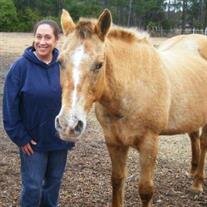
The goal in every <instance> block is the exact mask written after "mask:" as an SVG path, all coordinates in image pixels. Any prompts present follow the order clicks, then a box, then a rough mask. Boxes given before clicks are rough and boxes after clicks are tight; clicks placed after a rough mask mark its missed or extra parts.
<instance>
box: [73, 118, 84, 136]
mask: <svg viewBox="0 0 207 207" xmlns="http://www.w3.org/2000/svg"><path fill="white" fill-rule="evenodd" d="M82 130H83V122H82V121H80V120H79V121H78V123H77V125H76V127H75V131H77V132H79V133H80V132H81V131H82Z"/></svg>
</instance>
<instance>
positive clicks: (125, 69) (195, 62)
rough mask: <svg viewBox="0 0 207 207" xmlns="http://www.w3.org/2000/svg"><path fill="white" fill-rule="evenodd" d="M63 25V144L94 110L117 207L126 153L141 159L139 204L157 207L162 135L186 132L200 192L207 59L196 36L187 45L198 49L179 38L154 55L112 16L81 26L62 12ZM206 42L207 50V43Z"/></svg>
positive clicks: (142, 37)
mask: <svg viewBox="0 0 207 207" xmlns="http://www.w3.org/2000/svg"><path fill="white" fill-rule="evenodd" d="M61 24H62V29H63V32H64V35H65V40H64V43H63V46H62V49H61V53H60V57H59V61H60V64H61V86H62V108H61V111H60V113H59V114H58V116H57V117H56V129H57V130H58V132H59V135H60V138H61V139H63V140H70V139H73V140H75V139H77V138H78V137H80V135H81V134H82V133H83V132H84V130H85V128H86V118H87V114H88V112H89V111H90V109H91V108H92V105H93V103H95V104H96V105H95V110H96V116H97V119H98V121H99V122H100V124H101V126H102V128H103V132H104V136H105V139H106V145H107V148H108V151H109V154H110V157H111V161H112V187H113V196H112V197H113V198H112V206H113V207H122V206H123V205H124V204H123V199H124V189H123V188H124V179H125V176H126V159H127V153H128V150H129V147H133V148H135V149H137V150H138V152H139V153H140V158H139V159H140V167H141V173H140V179H139V194H140V197H141V200H142V204H143V206H145V207H150V206H152V196H153V191H154V184H153V175H154V168H155V163H156V158H157V150H158V137H159V135H161V134H163V135H164V134H166V135H170V134H179V133H189V135H190V137H191V141H192V154H193V158H192V167H191V173H192V174H193V175H194V176H195V178H194V183H193V188H194V189H195V190H198V191H201V190H202V185H203V177H204V160H205V152H206V149H207V126H206V123H207V61H206V59H205V58H204V57H205V55H204V57H203V56H202V55H201V54H202V52H204V53H205V54H207V53H206V51H205V50H202V51H201V54H200V43H198V42H199V41H197V39H198V38H197V37H195V40H194V38H192V40H189V44H192V45H197V47H196V49H195V48H194V49H192V50H185V47H184V49H183V48H182V47H183V46H182V44H180V46H178V43H177V41H176V40H175V39H174V40H172V42H170V41H168V42H167V43H166V45H165V43H164V44H163V45H162V47H160V48H159V49H155V48H154V47H153V45H152V44H151V42H150V40H149V37H148V35H147V34H144V33H138V32H137V31H135V30H133V29H124V28H122V27H117V26H112V25H111V24H112V17H111V13H110V12H109V11H108V10H104V11H103V13H102V14H101V15H100V16H99V18H98V20H94V19H82V18H81V19H80V20H79V22H78V23H77V24H75V23H74V22H73V20H72V18H71V17H70V15H69V13H68V12H67V11H65V10H63V13H62V16H61ZM185 38H188V37H187V36H186V37H184V39H185ZM178 39H179V38H178ZM182 41H183V40H182ZM190 42H191V43H190ZM201 43H202V44H205V45H206V46H207V40H206V38H204V37H202V40H201ZM206 48H207V47H206ZM199 128H202V129H203V130H202V135H201V146H200V142H199V138H198V137H199V135H198V130H199ZM200 149H201V150H200ZM200 153H201V156H200Z"/></svg>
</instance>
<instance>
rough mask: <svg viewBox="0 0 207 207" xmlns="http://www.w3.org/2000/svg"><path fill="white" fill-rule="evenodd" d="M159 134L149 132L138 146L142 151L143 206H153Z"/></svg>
mask: <svg viewBox="0 0 207 207" xmlns="http://www.w3.org/2000/svg"><path fill="white" fill-rule="evenodd" d="M158 139H159V138H158V135H154V134H149V135H148V136H146V137H143V140H142V142H141V143H140V144H139V146H138V147H137V148H138V150H139V152H140V166H141V173H140V181H139V194H140V197H141V200H142V205H143V207H151V206H152V196H153V192H154V184H153V177H154V168H155V164H156V158H157V148H158Z"/></svg>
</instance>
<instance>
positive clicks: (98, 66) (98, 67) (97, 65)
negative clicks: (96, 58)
mask: <svg viewBox="0 0 207 207" xmlns="http://www.w3.org/2000/svg"><path fill="white" fill-rule="evenodd" d="M102 66H103V63H96V64H95V70H99V69H100V68H101V67H102Z"/></svg>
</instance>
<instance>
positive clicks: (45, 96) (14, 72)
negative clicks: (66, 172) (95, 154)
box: [3, 47, 74, 151]
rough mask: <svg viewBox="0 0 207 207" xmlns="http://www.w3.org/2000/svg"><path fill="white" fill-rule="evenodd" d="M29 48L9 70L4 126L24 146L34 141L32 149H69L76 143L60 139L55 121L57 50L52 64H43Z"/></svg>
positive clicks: (58, 103)
mask: <svg viewBox="0 0 207 207" xmlns="http://www.w3.org/2000/svg"><path fill="white" fill-rule="evenodd" d="M33 52H34V49H33V48H32V47H29V48H27V49H26V50H25V52H24V54H23V56H22V57H21V58H20V59H18V60H17V61H16V62H15V63H14V64H13V65H12V66H11V68H10V70H9V72H8V75H7V77H6V80H5V85H4V96H3V123H4V128H5V130H6V132H7V134H8V136H9V137H10V139H11V140H12V141H13V142H14V143H15V144H17V145H18V146H23V145H25V144H27V143H28V142H30V140H31V139H33V140H35V141H36V142H37V145H33V149H34V150H37V151H50V150H59V149H70V148H71V147H72V146H73V145H74V144H73V143H71V142H64V141H62V140H60V139H59V138H58V135H57V132H56V130H55V126H54V119H55V117H56V115H57V114H58V112H59V110H60V106H61V88H60V82H59V65H58V63H57V61H56V60H57V56H58V50H57V49H55V50H54V51H53V60H52V62H51V63H50V64H45V63H44V62H42V61H40V60H39V59H38V58H37V57H36V56H35V54H34V53H33Z"/></svg>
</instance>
